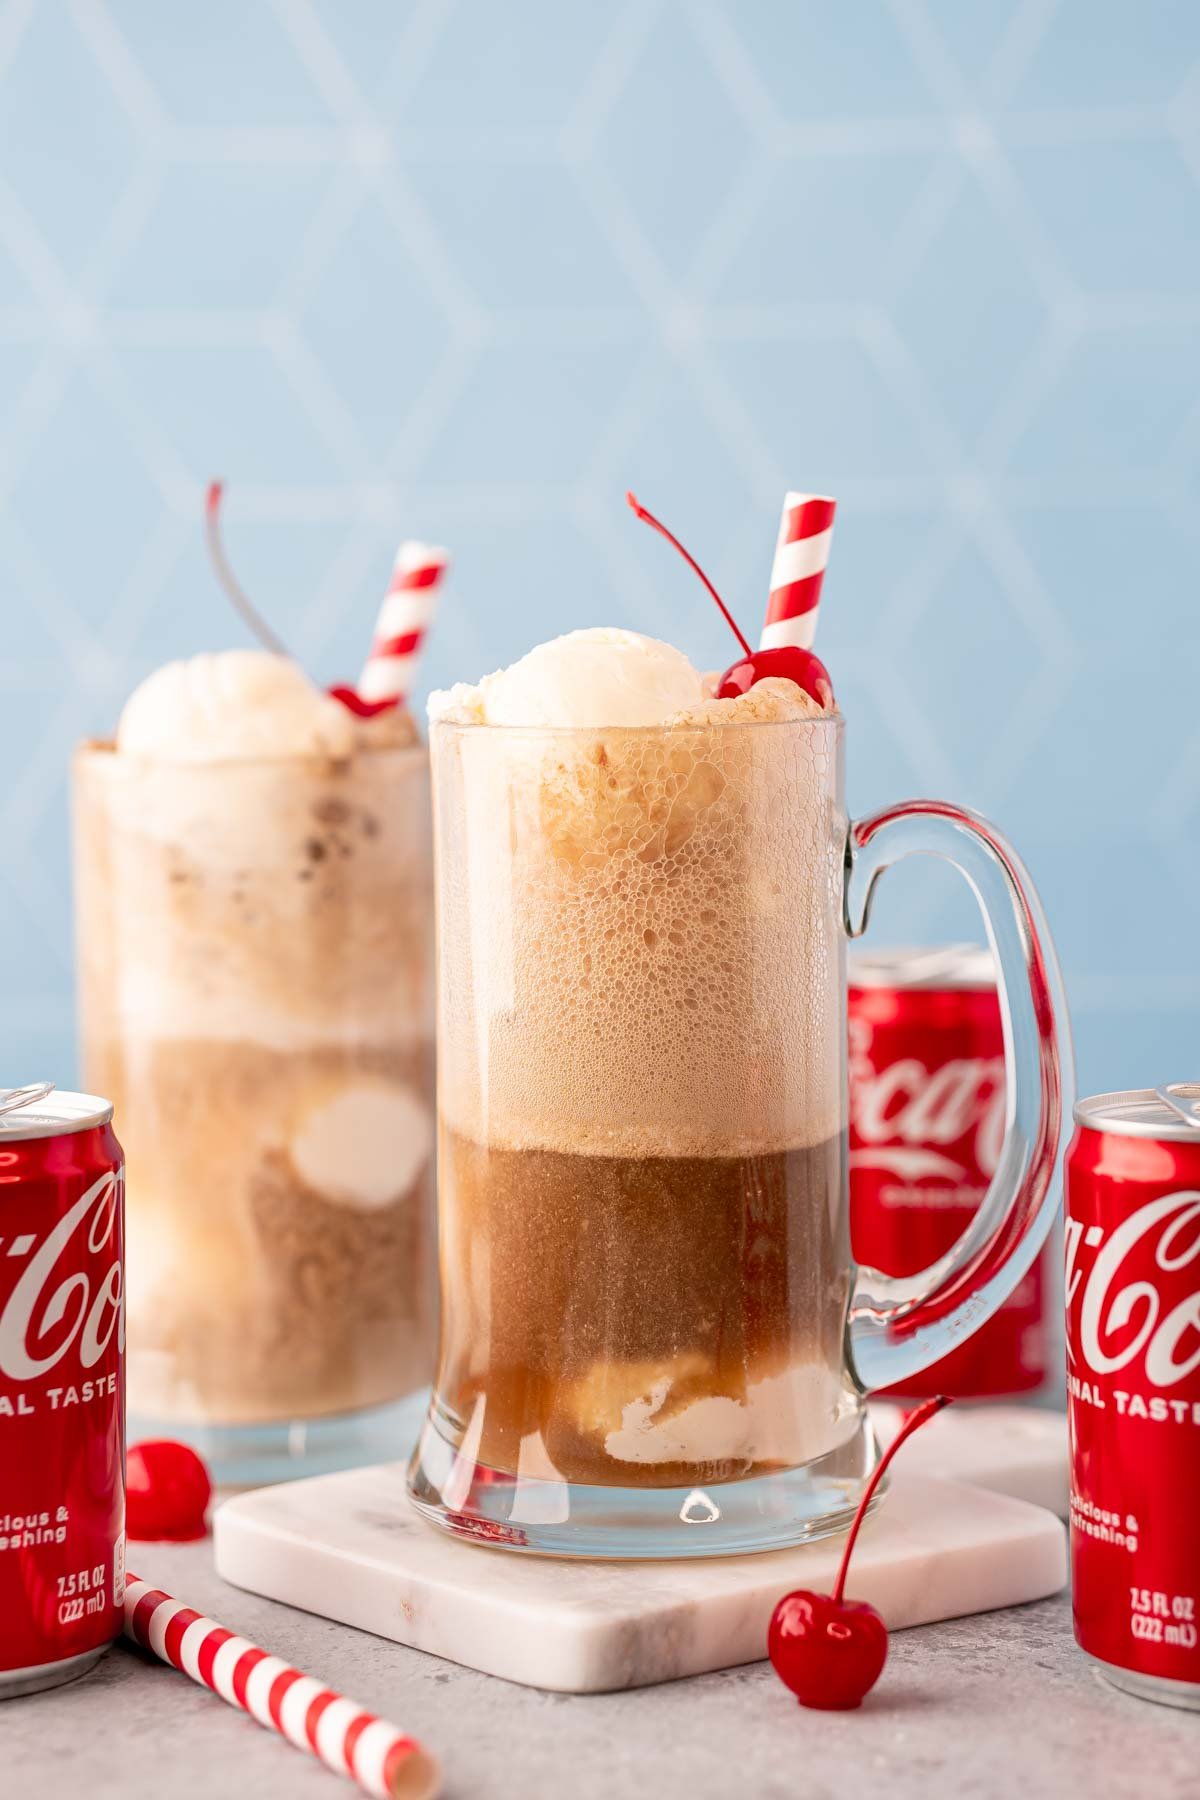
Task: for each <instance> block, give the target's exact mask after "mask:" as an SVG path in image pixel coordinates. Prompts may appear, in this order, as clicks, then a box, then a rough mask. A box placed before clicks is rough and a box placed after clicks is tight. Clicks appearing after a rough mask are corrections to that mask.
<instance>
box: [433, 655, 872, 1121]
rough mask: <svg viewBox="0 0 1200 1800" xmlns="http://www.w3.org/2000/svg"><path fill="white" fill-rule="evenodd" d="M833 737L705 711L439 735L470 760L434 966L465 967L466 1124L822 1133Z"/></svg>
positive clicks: (444, 748) (444, 747)
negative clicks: (670, 719)
mask: <svg viewBox="0 0 1200 1800" xmlns="http://www.w3.org/2000/svg"><path fill="white" fill-rule="evenodd" d="M764 685H766V684H764ZM775 685H777V686H778V685H783V686H788V687H790V685H791V684H775ZM797 692H798V690H795V689H792V693H797ZM802 698H803V697H802ZM776 703H777V702H776ZM714 704H716V705H720V706H723V707H736V706H741V704H742V702H741V701H738V702H718V703H714ZM792 716H793V717H795V716H796V714H795V713H794V712H793V714H792ZM835 732H836V727H835V726H834V725H833V724H832V723H831V724H830V725H829V727H828V729H827V730H823V729H821V728H817V729H814V730H808V729H806V730H804V731H794V732H783V733H778V732H773V731H765V732H758V731H754V730H749V731H748V730H745V729H742V728H740V727H739V728H737V729H723V728H721V727H720V726H717V725H714V724H713V723H712V722H711V721H710V722H709V723H708V724H706V725H705V726H703V727H696V728H690V727H686V726H684V727H676V728H674V729H671V730H666V731H664V732H662V733H655V732H638V733H621V732H596V733H588V734H586V736H584V735H582V734H579V735H573V736H570V737H568V736H565V735H564V736H562V737H553V738H548V739H540V740H539V739H537V738H534V737H528V738H524V737H522V738H520V739H519V740H518V739H516V738H514V739H513V740H511V741H510V739H509V737H508V734H502V733H490V732H489V733H481V734H460V735H458V736H457V737H455V736H454V734H452V733H451V734H450V735H449V737H448V738H447V739H444V740H443V741H442V742H441V743H439V745H438V746H437V754H438V756H439V759H440V758H442V757H444V756H449V757H450V758H452V759H457V761H456V767H455V770H454V772H453V774H451V775H450V777H449V778H447V771H446V770H445V769H443V770H442V778H441V781H440V784H439V786H440V792H441V804H442V806H443V808H444V813H443V826H442V833H443V846H444V849H443V859H442V881H443V888H444V896H443V897H444V933H443V940H444V948H443V966H444V968H445V969H446V970H448V971H449V970H452V969H453V968H454V967H455V966H458V965H461V966H462V967H464V968H465V967H468V966H469V968H470V980H469V981H466V980H463V981H462V982H461V984H458V983H452V982H449V981H448V983H447V989H446V992H445V994H444V996H443V1014H444V1026H445V1030H444V1036H443V1045H444V1048H443V1069H444V1079H443V1086H442V1092H443V1097H444V1099H443V1103H444V1107H445V1109H446V1111H447V1114H448V1117H449V1120H450V1122H451V1123H452V1124H453V1125H454V1126H455V1127H456V1128H457V1129H458V1130H460V1131H464V1132H465V1133H467V1134H468V1135H470V1136H472V1137H475V1138H477V1139H489V1140H490V1141H500V1142H504V1143H506V1144H508V1145H510V1146H511V1147H514V1148H520V1147H525V1146H531V1145H534V1144H538V1145H541V1146H542V1147H549V1148H561V1149H569V1150H573V1151H579V1150H584V1149H592V1150H595V1151H597V1152H600V1151H603V1152H607V1153H609V1154H639V1153H641V1154H644V1153H647V1152H650V1153H655V1154H667V1153H673V1154H680V1155H683V1154H688V1155H695V1154H721V1153H726V1154H734V1153H745V1152H746V1151H747V1150H750V1151H753V1150H765V1149H779V1148H786V1147H791V1146H798V1145H801V1144H807V1143H816V1142H819V1141H822V1140H823V1139H825V1138H826V1137H828V1136H830V1135H832V1134H833V1132H834V1131H835V1130H836V1129H837V1128H838V1125H839V1123H840V1116H841V1099H840V1085H841V1075H840V1069H841V1052H840V1042H841V1017H840V987H839V981H838V975H839V971H840V957H841V940H840V906H841V867H840V858H841V846H842V832H843V830H844V821H843V820H842V817H841V810H840V798H839V796H838V794H837V788H836V770H835V754H834V739H835ZM467 737H470V738H472V741H471V742H470V744H469V745H468V744H466V741H465V740H466V738H467ZM463 817H465V818H466V819H467V821H468V823H467V827H466V829H467V832H468V834H469V836H470V840H471V842H470V848H469V851H468V852H466V853H465V854H464V852H463V851H462V849H461V833H462V830H463V826H462V822H461V821H462V819H463Z"/></svg>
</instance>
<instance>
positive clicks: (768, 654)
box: [717, 644, 833, 709]
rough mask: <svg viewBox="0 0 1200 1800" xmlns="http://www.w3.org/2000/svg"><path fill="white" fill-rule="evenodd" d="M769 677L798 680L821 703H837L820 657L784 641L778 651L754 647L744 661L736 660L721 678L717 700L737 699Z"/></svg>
mask: <svg viewBox="0 0 1200 1800" xmlns="http://www.w3.org/2000/svg"><path fill="white" fill-rule="evenodd" d="M768 676H778V677H779V678H780V679H782V680H783V681H794V682H795V684H796V686H797V687H798V688H803V689H804V692H805V693H806V694H809V695H811V697H812V698H813V699H814V700H815V701H816V702H817V704H818V706H823V707H825V708H827V709H828V708H829V707H831V706H832V705H833V683H832V681H830V679H829V670H828V669H827V668H826V667H825V664H824V663H823V662H822V661H821V659H820V657H819V656H814V655H813V653H812V651H811V650H801V649H800V647H799V646H798V645H797V644H780V646H779V648H778V649H776V650H754V651H752V652H751V654H750V655H749V656H744V657H743V658H742V659H741V661H740V662H735V663H734V665H733V667H732V668H731V669H726V671H725V673H724V674H723V675H722V677H721V684H720V686H719V687H718V689H717V699H718V700H736V699H737V698H738V696H739V695H741V694H744V693H746V692H747V691H748V690H749V689H750V688H752V687H753V686H754V684H755V682H756V681H765V680H766V679H767V677H768Z"/></svg>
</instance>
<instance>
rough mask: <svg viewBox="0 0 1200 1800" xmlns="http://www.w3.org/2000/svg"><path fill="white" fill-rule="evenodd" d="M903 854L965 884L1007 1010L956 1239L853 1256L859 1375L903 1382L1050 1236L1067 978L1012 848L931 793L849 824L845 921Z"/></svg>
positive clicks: (858, 922) (1067, 1085)
mask: <svg viewBox="0 0 1200 1800" xmlns="http://www.w3.org/2000/svg"><path fill="white" fill-rule="evenodd" d="M906 856H938V857H942V858H943V859H944V860H945V861H946V862H949V863H953V865H954V867H955V868H956V869H957V870H958V871H959V872H960V874H962V875H963V876H965V878H966V880H967V881H968V882H969V884H970V886H971V888H972V890H973V891H974V894H975V898H976V899H977V900H978V902H979V905H980V909H981V911H982V913H983V917H984V923H985V925H986V927H987V934H988V940H989V942H990V943H991V946H992V950H993V953H994V955H995V959H996V968H997V974H998V986H999V991H1000V1011H1001V1015H1002V1018H1003V1021H1004V1060H1005V1071H1006V1102H1007V1109H1006V1120H1005V1128H1004V1142H1003V1145H1002V1147H1001V1151H1000V1158H999V1161H998V1163H997V1165H996V1171H995V1173H994V1175H993V1176H992V1179H991V1184H990V1186H989V1187H988V1191H987V1194H986V1196H985V1197H984V1200H983V1204H982V1205H981V1207H980V1208H979V1211H978V1213H977V1214H976V1215H975V1217H974V1218H973V1219H972V1221H971V1223H970V1224H969V1225H968V1226H967V1228H966V1230H965V1231H964V1232H963V1233H962V1236H961V1237H960V1238H959V1239H958V1241H957V1242H956V1243H955V1244H954V1245H953V1246H952V1247H951V1249H950V1250H948V1251H947V1253H946V1254H945V1256H943V1257H941V1258H940V1259H939V1260H938V1261H937V1262H935V1263H931V1264H930V1266H929V1267H928V1268H927V1269H922V1270H921V1272H920V1273H919V1274H917V1275H910V1276H906V1277H904V1278H903V1279H895V1278H893V1277H891V1276H888V1275H883V1274H880V1273H879V1271H878V1270H876V1269H868V1268H860V1269H859V1271H858V1276H857V1281H856V1285H855V1290H854V1298H853V1301H852V1303H851V1307H850V1354H851V1358H852V1361H853V1365H854V1370H855V1373H856V1375H857V1376H858V1379H859V1380H860V1381H861V1383H862V1384H863V1386H864V1387H866V1388H868V1389H870V1388H879V1387H887V1386H890V1385H891V1383H893V1382H899V1381H906V1380H908V1378H909V1377H910V1376H912V1375H915V1374H917V1373H918V1371H919V1370H921V1369H924V1368H926V1367H927V1366H928V1365H929V1364H930V1363H932V1362H936V1361H938V1359H939V1358H941V1357H942V1356H944V1355H946V1353H947V1351H949V1350H953V1349H954V1348H955V1347H956V1346H957V1345H958V1344H960V1343H962V1341H963V1340H964V1339H965V1338H967V1337H969V1336H970V1335H971V1333H972V1332H974V1331H975V1330H976V1329H977V1328H978V1327H979V1326H980V1325H982V1324H983V1323H984V1321H985V1320H987V1319H989V1318H990V1317H991V1316H992V1314H993V1313H994V1312H995V1311H996V1309H997V1307H999V1306H1001V1305H1002V1304H1003V1302H1004V1301H1005V1300H1007V1298H1008V1296H1009V1295H1010V1294H1011V1293H1012V1291H1013V1289H1014V1288H1015V1287H1016V1285H1017V1283H1018V1282H1019V1281H1020V1280H1021V1278H1022V1276H1023V1275H1024V1274H1025V1273H1026V1271H1027V1270H1028V1269H1029V1267H1030V1266H1031V1264H1032V1263H1033V1261H1034V1259H1035V1258H1036V1256H1037V1254H1038V1251H1039V1250H1040V1249H1041V1246H1042V1244H1043V1242H1044V1240H1045V1237H1046V1234H1047V1232H1048V1231H1049V1229H1050V1226H1051V1223H1052V1222H1053V1218H1054V1215H1055V1212H1056V1210H1057V1206H1058V1195H1057V1190H1056V1189H1055V1188H1054V1186H1053V1185H1052V1178H1053V1175H1054V1167H1055V1162H1056V1160H1057V1157H1058V1152H1059V1149H1060V1146H1061V1141H1062V1137H1063V1130H1064V1124H1065V1123H1069V1117H1068V1120H1066V1121H1065V1120H1064V1116H1063V1095H1064V1091H1065V1092H1066V1093H1067V1094H1068V1095H1069V1094H1070V1093H1071V1092H1072V1081H1073V1077H1072V1062H1071V1037H1070V1027H1069V1024H1068V1019H1067V1009H1066V1001H1065V998H1064V995H1063V987H1062V977H1061V975H1060V974H1059V970H1058V964H1057V962H1056V960H1055V955H1054V946H1053V945H1052V943H1051V941H1050V936H1049V932H1048V931H1047V929H1046V921H1045V917H1044V915H1043V913H1042V908H1041V904H1040V902H1039V900H1038V897H1037V894H1036V892H1035V891H1034V888H1033V884H1032V883H1031V881H1030V880H1029V877H1028V875H1027V874H1026V872H1025V870H1024V868H1023V867H1022V865H1021V862H1020V860H1019V859H1018V857H1017V856H1016V854H1015V853H1014V851H1013V850H1012V849H1011V848H1010V846H1009V845H1008V844H1007V843H1005V841H1004V839H1003V838H1002V837H1001V836H1000V834H999V832H997V831H996V830H995V829H994V828H993V827H992V826H991V825H989V824H988V822H987V820H986V819H983V818H980V816H979V815H978V814H977V813H972V812H968V811H967V810H966V809H965V808H963V807H959V806H950V805H948V804H946V803H945V802H943V801H939V800H910V801H906V802H905V803H904V804H903V805H901V806H892V807H888V808H887V809H886V810H885V811H884V812H879V813H875V814H873V815H872V816H871V817H870V818H867V819H860V820H858V821H856V822H854V823H852V824H851V826H850V830H849V836H848V839H847V845H846V884H845V909H846V918H845V923H846V930H847V932H848V933H849V935H850V936H851V937H859V936H860V935H861V934H862V933H863V932H864V931H865V930H866V927H867V923H868V919H869V915H870V910H871V898H872V895H873V893H874V890H875V883H876V881H877V880H878V879H879V876H880V875H881V874H882V873H883V871H884V870H885V869H887V868H890V866H891V865H892V864H893V863H895V862H899V861H901V860H902V859H903V858H904V857H906Z"/></svg>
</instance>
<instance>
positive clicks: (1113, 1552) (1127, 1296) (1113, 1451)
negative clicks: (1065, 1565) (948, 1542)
mask: <svg viewBox="0 0 1200 1800" xmlns="http://www.w3.org/2000/svg"><path fill="white" fill-rule="evenodd" d="M1198 1102H1200V1083H1176V1084H1175V1085H1173V1086H1170V1087H1160V1088H1156V1089H1151V1088H1141V1089H1134V1090H1130V1091H1126V1092H1123V1093H1113V1094H1099V1095H1097V1096H1095V1097H1094V1098H1092V1099H1089V1100H1081V1101H1080V1102H1079V1104H1078V1105H1077V1106H1076V1108H1075V1120H1076V1124H1077V1126H1078V1129H1077V1131H1076V1133H1075V1137H1074V1139H1073V1141H1072V1144H1071V1147H1070V1150H1069V1152H1068V1156H1067V1173H1066V1228H1065V1232H1066V1306H1067V1406H1068V1417H1069V1424H1070V1440H1071V1563H1072V1578H1073V1589H1074V1607H1075V1635H1076V1638H1077V1639H1078V1641H1079V1643H1080V1645H1081V1646H1082V1648H1083V1649H1084V1650H1086V1651H1087V1652H1088V1654H1089V1655H1090V1656H1092V1657H1093V1658H1094V1659H1095V1661H1096V1662H1097V1664H1098V1665H1099V1667H1100V1669H1101V1672H1102V1673H1103V1674H1104V1675H1105V1676H1106V1678H1107V1679H1108V1680H1109V1681H1111V1682H1112V1683H1113V1685H1114V1686H1116V1687H1119V1688H1124V1689H1125V1690H1126V1691H1127V1692H1128V1693H1132V1694H1137V1695H1140V1696H1141V1697H1143V1698H1145V1699H1148V1700H1158V1701H1162V1702H1165V1703H1166V1704H1167V1705H1170V1706H1183V1707H1189V1708H1192V1709H1193V1710H1197V1711H1200V1614H1198V1611H1197V1608H1198V1605H1200V1538H1198V1537H1197V1533H1196V1492H1197V1487H1198V1486H1200V1103H1198Z"/></svg>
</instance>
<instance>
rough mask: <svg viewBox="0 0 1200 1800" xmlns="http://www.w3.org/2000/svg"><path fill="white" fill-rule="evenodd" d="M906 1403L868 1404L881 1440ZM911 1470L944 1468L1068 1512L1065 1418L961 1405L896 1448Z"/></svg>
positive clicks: (1037, 1410) (894, 1427)
mask: <svg viewBox="0 0 1200 1800" xmlns="http://www.w3.org/2000/svg"><path fill="white" fill-rule="evenodd" d="M903 1418H904V1412H903V1409H902V1408H901V1407H899V1406H896V1405H893V1404H892V1403H891V1402H889V1401H881V1400H874V1401H872V1403H871V1422H872V1424H873V1425H874V1427H875V1430H876V1433H877V1435H878V1437H879V1441H880V1443H881V1444H885V1445H886V1444H890V1443H891V1441H892V1439H893V1438H894V1437H895V1435H896V1433H897V1431H898V1430H899V1429H900V1424H901V1421H902V1420H903ZM900 1454H901V1455H902V1456H903V1458H904V1467H905V1469H906V1470H907V1471H908V1473H909V1474H910V1475H912V1474H916V1475H946V1476H949V1477H951V1478H952V1479H953V1480H955V1481H969V1482H970V1483H971V1485H972V1487H984V1488H990V1489H991V1491H992V1492H993V1493H996V1494H1010V1495H1011V1496H1012V1498H1013V1499H1014V1500H1028V1501H1030V1502H1031V1503H1032V1504H1033V1505H1034V1506H1044V1507H1046V1508H1048V1510H1049V1511H1050V1512H1052V1513H1057V1514H1058V1516H1059V1518H1060V1519H1065V1518H1066V1516H1067V1489H1068V1483H1069V1467H1068V1450H1067V1421H1066V1416H1065V1414H1063V1413H1061V1412H1047V1411H1046V1410H1045V1409H1044V1408H1042V1407H1037V1406H993V1405H960V1406H949V1407H947V1408H946V1411H945V1412H942V1413H939V1414H938V1415H937V1417H936V1418H934V1419H930V1421H929V1423H928V1424H927V1425H923V1426H922V1427H921V1429H920V1431H918V1432H915V1433H914V1435H913V1437H912V1438H911V1439H910V1440H909V1442H908V1443H907V1444H906V1445H905V1446H904V1449H903V1450H902V1451H901V1453H900Z"/></svg>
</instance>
